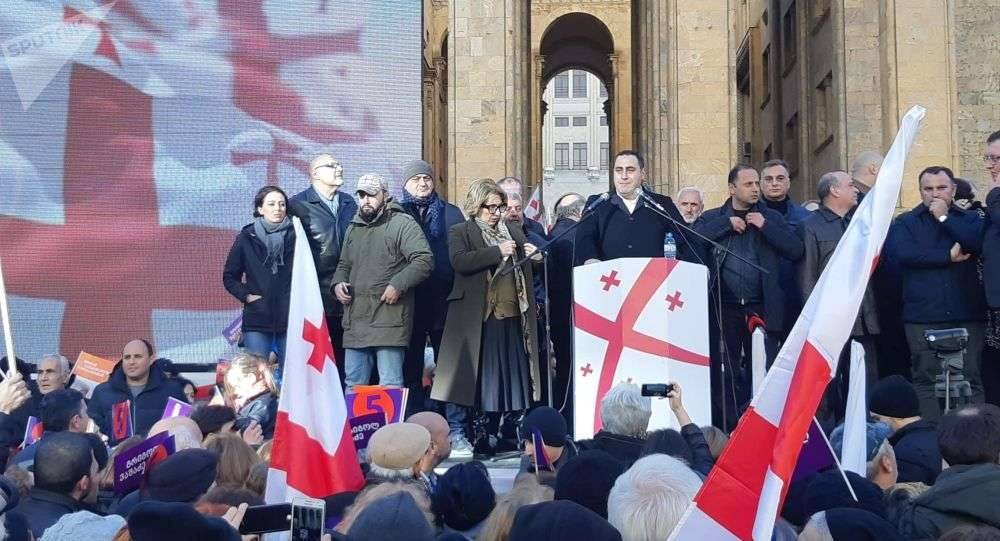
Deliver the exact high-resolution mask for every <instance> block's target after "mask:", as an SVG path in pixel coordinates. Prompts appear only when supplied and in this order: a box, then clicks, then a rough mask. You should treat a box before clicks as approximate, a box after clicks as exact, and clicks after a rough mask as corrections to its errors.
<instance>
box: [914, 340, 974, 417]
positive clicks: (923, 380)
mask: <svg viewBox="0 0 1000 541" xmlns="http://www.w3.org/2000/svg"><path fill="white" fill-rule="evenodd" d="M961 327H964V328H965V329H966V330H967V331H968V332H969V343H968V344H967V345H966V348H965V366H964V368H963V370H962V374H963V375H964V376H965V379H966V381H968V382H969V385H970V386H971V387H972V397H971V402H974V403H981V402H983V400H984V399H985V396H984V394H983V379H982V375H981V368H982V354H983V344H984V333H985V325H984V324H983V322H982V321H948V322H945V323H907V324H905V329H906V342H907V343H908V344H909V345H910V361H911V362H912V366H913V386H914V387H915V388H916V389H917V396H918V397H920V414H921V415H922V416H923V417H925V418H927V419H937V418H938V417H941V403H940V401H939V400H938V398H937V397H936V396H935V394H934V378H935V376H937V375H939V374H941V373H942V369H941V359H938V358H937V355H936V354H935V353H934V351H932V350H931V349H930V348H929V347H927V340H925V339H924V331H927V330H930V329H952V328H961Z"/></svg>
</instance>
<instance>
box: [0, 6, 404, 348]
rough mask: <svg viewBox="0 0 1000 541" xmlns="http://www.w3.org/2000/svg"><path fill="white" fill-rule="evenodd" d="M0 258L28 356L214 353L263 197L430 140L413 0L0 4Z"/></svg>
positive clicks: (393, 175)
mask: <svg viewBox="0 0 1000 541" xmlns="http://www.w3.org/2000/svg"><path fill="white" fill-rule="evenodd" d="M0 6H2V8H0V46H2V48H3V58H2V59H0V61H2V62H3V63H4V68H3V69H0V187H2V189H0V259H2V263H3V270H4V273H5V275H6V283H7V288H8V292H9V294H10V300H11V312H12V320H13V331H12V334H13V336H14V341H15V347H16V350H17V353H18V357H22V358H25V359H28V360H34V359H37V358H38V357H39V356H41V355H43V354H46V353H55V352H59V353H62V354H64V355H66V356H68V357H70V358H75V357H76V356H77V354H78V353H79V352H80V351H88V352H90V353H94V354H101V355H114V356H116V355H117V354H118V353H120V351H121V347H122V345H123V344H124V343H125V342H126V341H127V340H129V339H131V338H135V337H148V338H150V339H151V340H152V341H153V342H154V344H155V345H156V347H157V349H158V350H159V354H160V355H162V356H165V357H168V358H171V359H174V360H175V361H180V362H214V361H215V359H216V358H217V357H219V356H220V355H224V354H226V353H227V352H228V350H229V349H231V347H232V346H230V345H229V344H227V342H226V341H225V340H224V339H223V337H222V330H223V329H224V328H225V327H226V325H227V324H228V323H229V322H230V321H232V320H233V318H234V317H236V316H237V315H238V314H239V309H240V306H239V304H238V303H237V301H236V300H235V299H234V298H232V297H231V296H230V295H229V294H228V293H227V292H226V291H225V289H223V287H222V277H221V276H222V264H223V261H224V260H225V257H226V254H227V252H228V250H229V247H230V246H231V245H232V242H233V240H234V238H235V235H236V233H237V232H238V231H239V229H240V228H241V227H242V226H244V225H245V224H247V223H249V222H250V221H251V219H252V218H251V206H252V199H253V195H254V193H255V192H256V191H257V190H258V189H259V188H260V187H262V186H264V185H267V184H276V185H280V186H281V187H282V188H284V189H285V190H286V191H287V192H288V193H289V194H294V193H297V192H299V191H301V190H302V189H304V188H306V187H307V186H308V175H307V169H308V164H309V161H310V160H311V159H312V157H314V156H315V155H316V154H318V153H321V152H327V153H330V154H332V155H334V156H335V157H337V158H338V159H339V160H340V161H341V163H342V164H343V165H344V176H345V178H346V179H347V184H346V185H345V187H344V191H347V192H349V193H352V194H353V191H354V190H353V188H354V183H355V182H356V180H357V178H358V176H360V175H361V174H363V173H366V172H375V173H380V174H382V175H384V176H385V177H386V178H387V179H390V181H391V182H392V184H391V188H392V189H393V190H394V191H396V192H398V190H399V185H400V182H399V179H398V176H399V170H400V166H401V165H402V164H403V163H404V162H405V161H407V160H410V159H414V158H419V157H420V153H421V102H420V76H421V74H420V68H421V57H420V55H421V49H420V48H421V31H422V30H421V2H419V1H417V0H406V1H395V0H329V1H320V0H266V1H261V0H118V1H111V2H106V3H105V2H93V1H91V2H87V1H84V0H67V1H63V2H60V1H54V0H30V1H29V0H0Z"/></svg>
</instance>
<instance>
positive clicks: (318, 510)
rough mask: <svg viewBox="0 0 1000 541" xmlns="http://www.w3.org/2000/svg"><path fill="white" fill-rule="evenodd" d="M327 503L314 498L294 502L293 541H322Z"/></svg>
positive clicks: (298, 499)
mask: <svg viewBox="0 0 1000 541" xmlns="http://www.w3.org/2000/svg"><path fill="white" fill-rule="evenodd" d="M325 520H326V503H324V502H323V500H316V499H313V498H295V499H293V500H292V530H291V535H290V536H289V537H290V539H291V540H292V541H322V539H323V524H324V522H325Z"/></svg>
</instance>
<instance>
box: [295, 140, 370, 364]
mask: <svg viewBox="0 0 1000 541" xmlns="http://www.w3.org/2000/svg"><path fill="white" fill-rule="evenodd" d="M309 172H310V173H309V174H310V178H311V179H312V185H311V186H309V187H308V188H306V189H305V190H303V191H301V192H299V193H297V194H295V195H294V196H293V197H292V199H291V200H290V201H289V202H288V206H289V212H290V213H291V214H292V215H293V216H298V217H299V219H300V220H302V227H303V228H305V230H306V232H307V233H308V237H309V246H310V247H311V248H312V253H313V260H314V261H315V262H316V274H318V275H319V288H320V292H321V293H322V295H323V307H324V308H325V310H326V324H327V327H328V328H329V330H330V340H331V341H332V342H333V350H334V353H335V354H336V355H337V360H338V361H342V360H343V359H344V345H343V344H344V328H343V326H342V317H343V315H344V307H343V305H342V304H340V301H338V300H337V297H336V296H335V295H334V294H333V273H334V272H336V271H337V264H338V263H340V248H341V246H342V245H343V244H344V237H346V236H347V226H348V225H350V223H351V220H352V219H353V218H354V214H355V213H356V212H357V211H358V204H357V203H356V202H355V201H354V198H353V197H351V195H350V194H341V193H340V188H341V186H343V185H344V168H343V166H341V165H340V162H338V161H337V160H336V159H334V157H333V156H331V155H329V154H320V155H319V156H316V157H315V158H313V161H312V163H311V164H310V165H309ZM343 367H344V363H343V362H337V369H338V370H340V381H344V372H343V370H344V368H343Z"/></svg>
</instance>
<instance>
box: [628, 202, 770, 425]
mask: <svg viewBox="0 0 1000 541" xmlns="http://www.w3.org/2000/svg"><path fill="white" fill-rule="evenodd" d="M640 197H641V198H642V199H643V200H645V201H646V202H647V203H648V206H649V208H650V209H651V210H653V212H656V213H657V214H659V215H660V216H663V217H664V218H666V219H667V220H670V222H672V223H673V224H674V225H675V226H677V227H678V228H679V230H684V231H687V232H689V233H693V234H694V235H695V236H696V237H698V238H700V239H701V240H703V241H705V242H707V243H709V244H710V245H711V246H713V247H714V248H715V249H716V250H717V251H718V252H724V253H726V254H728V255H731V256H733V257H735V258H736V259H739V260H740V261H742V262H744V263H746V264H747V265H750V266H751V267H753V268H755V269H757V270H758V271H760V272H761V273H763V274H770V272H768V271H767V269H764V268H762V267H760V266H759V265H755V264H753V263H751V262H750V261H747V260H746V259H745V258H743V257H742V256H740V255H739V254H737V253H736V252H734V251H732V250H730V249H729V248H727V247H725V246H723V245H722V244H719V243H718V242H716V241H714V240H712V239H710V238H708V237H706V236H705V235H702V234H701V233H699V232H697V231H695V230H694V229H692V228H691V227H688V225H687V224H682V223H680V222H678V221H677V220H676V219H675V218H674V217H673V216H671V215H670V214H669V213H668V212H667V211H666V209H664V208H663V207H662V206H661V205H660V204H659V203H657V202H656V201H654V200H653V198H651V197H649V196H648V195H646V194H645V193H641V194H640ZM684 242H687V243H688V247H689V248H691V249H692V250H694V248H693V247H692V246H691V243H690V242H688V240H687V237H684ZM695 255H696V256H697V254H695ZM699 259H701V257H700V256H699ZM702 263H704V261H702ZM715 277H716V279H715V281H714V282H715V283H714V284H713V285H712V286H711V287H710V288H709V291H710V292H711V293H712V294H714V295H715V298H716V303H715V304H716V308H717V311H716V317H715V319H716V326H717V327H718V332H719V343H718V348H719V356H720V357H721V358H720V359H719V360H720V364H719V371H720V379H721V380H722V381H721V382H720V383H721V384H722V385H721V386H720V387H721V389H720V390H721V391H722V397H721V399H722V403H721V406H722V412H721V413H722V428H723V430H725V431H727V432H729V431H730V428H729V415H728V410H729V396H730V395H732V397H733V404H734V406H735V407H736V409H737V410H739V407H740V405H739V404H736V382H735V380H734V378H735V377H736V373H735V368H734V367H733V366H732V359H730V357H729V348H728V347H726V333H725V331H724V329H723V328H722V269H721V266H720V264H719V258H715ZM734 413H735V412H734Z"/></svg>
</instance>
